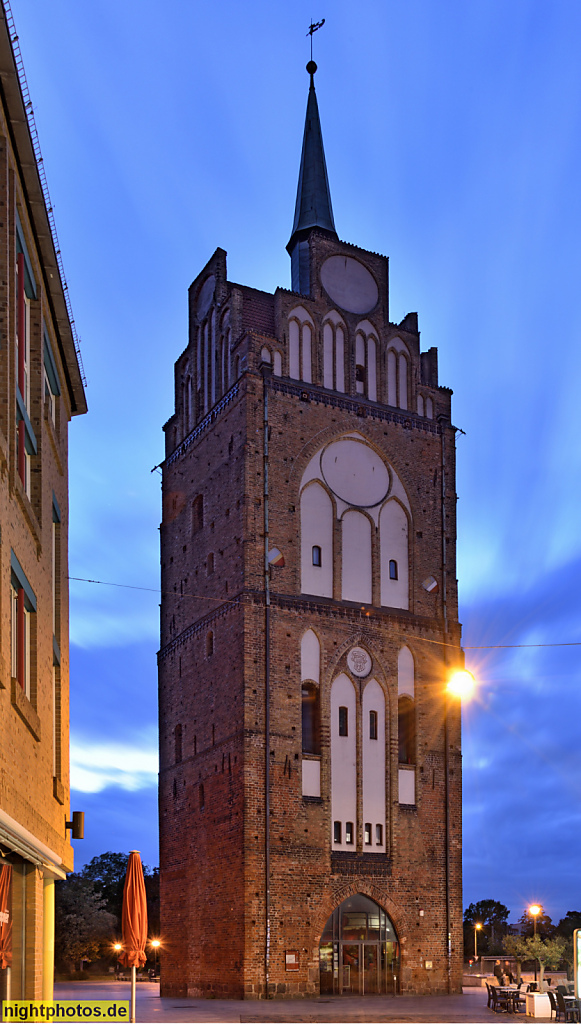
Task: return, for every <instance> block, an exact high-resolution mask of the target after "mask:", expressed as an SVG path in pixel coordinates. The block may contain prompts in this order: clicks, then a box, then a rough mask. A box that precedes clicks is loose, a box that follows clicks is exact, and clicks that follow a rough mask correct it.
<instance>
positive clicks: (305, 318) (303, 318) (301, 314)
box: [288, 306, 315, 327]
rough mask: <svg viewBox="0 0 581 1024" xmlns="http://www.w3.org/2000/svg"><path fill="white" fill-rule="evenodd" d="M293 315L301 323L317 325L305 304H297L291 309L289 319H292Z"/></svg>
mask: <svg viewBox="0 0 581 1024" xmlns="http://www.w3.org/2000/svg"><path fill="white" fill-rule="evenodd" d="M291 317H295V318H296V319H297V320H298V321H299V323H301V324H306V323H308V324H310V325H311V327H314V326H315V325H314V323H313V318H312V316H311V315H310V313H307V311H306V309H305V307H304V306H295V307H294V309H291V311H290V313H289V315H288V318H289V320H290V319H291Z"/></svg>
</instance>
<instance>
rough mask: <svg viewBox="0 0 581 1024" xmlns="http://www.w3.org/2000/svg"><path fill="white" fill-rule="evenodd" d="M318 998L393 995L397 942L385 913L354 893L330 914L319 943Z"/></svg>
mask: <svg viewBox="0 0 581 1024" xmlns="http://www.w3.org/2000/svg"><path fill="white" fill-rule="evenodd" d="M319 975H320V981H321V995H323V994H327V995H353V996H364V995H365V996H366V995H381V994H385V993H387V994H388V995H395V994H396V992H397V991H398V984H399V942H398V938H397V934H396V931H395V928H394V926H393V924H392V922H391V920H390V918H389V917H388V915H387V914H386V913H385V910H382V908H381V907H380V906H379V904H377V903H374V901H373V900H372V899H370V898H369V896H364V895H363V893H356V895H355V896H350V897H349V899H346V900H344V901H343V903H341V904H340V906H338V907H337V908H336V910H334V911H333V913H332V914H331V916H330V918H329V920H328V921H327V924H326V925H325V929H324V931H323V934H322V936H321V942H320V944H319Z"/></svg>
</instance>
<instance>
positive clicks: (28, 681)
mask: <svg viewBox="0 0 581 1024" xmlns="http://www.w3.org/2000/svg"><path fill="white" fill-rule="evenodd" d="M11 568H12V575H11V638H12V644H11V647H12V651H11V654H12V677H13V679H16V680H17V681H18V683H19V684H20V686H21V687H22V689H23V690H24V693H25V694H26V696H27V697H28V699H29V700H31V699H32V617H33V614H34V613H35V612H36V597H35V595H34V592H33V590H32V587H31V586H30V583H29V582H28V579H27V577H26V575H25V574H24V572H23V570H22V567H21V565H20V562H19V561H18V559H17V558H16V555H15V554H14V552H12V553H11Z"/></svg>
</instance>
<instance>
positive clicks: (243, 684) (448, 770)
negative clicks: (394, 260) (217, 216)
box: [159, 62, 462, 998]
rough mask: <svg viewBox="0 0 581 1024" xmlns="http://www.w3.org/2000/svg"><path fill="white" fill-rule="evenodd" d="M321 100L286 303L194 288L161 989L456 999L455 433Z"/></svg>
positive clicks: (166, 787)
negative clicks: (370, 235) (330, 175)
mask: <svg viewBox="0 0 581 1024" xmlns="http://www.w3.org/2000/svg"><path fill="white" fill-rule="evenodd" d="M307 71H308V72H309V73H310V89H309V96H308V105H307V116H306V123H305V132H304V140H303V149H302V155H301V164H300V174H299V185H298V193H297V201H296V210H295V219H294V224H293V229H292V234H291V238H290V241H289V244H288V247H287V248H288V251H289V254H290V257H291V268H292V290H290V291H289V290H288V289H285V288H277V290H276V291H275V292H274V294H270V293H268V292H263V291H259V290H258V289H256V288H250V287H247V286H245V285H238V284H234V283H232V282H231V281H229V280H228V277H227V271H226V253H225V252H224V251H223V250H222V249H217V250H216V252H215V253H214V255H213V256H212V258H211V260H210V261H209V262H208V264H207V265H206V266H205V267H204V269H203V270H202V271H201V273H200V274H199V275H198V277H197V278H196V279H195V281H194V282H193V284H192V285H191V287H190V290H189V341H188V345H187V347H186V349H185V350H184V352H183V353H182V355H181V356H180V357H179V359H178V360H177V362H176V365H175V412H174V414H173V415H172V417H171V418H170V419H169V421H168V422H167V424H166V425H165V432H166V458H165V462H164V464H163V521H162V526H161V564H162V592H163V597H162V605H161V650H160V653H159V694H160V758H161V763H160V822H161V901H162V902H161V913H162V941H163V950H164V953H163V974H162V978H163V980H162V994H164V995H174V996H177V995H184V996H186V995H187V996H190V997H191V996H214V997H215V996H231V997H236V998H240V997H246V998H256V997H257V996H260V997H263V996H265V995H267V994H268V995H270V996H278V997H293V996H305V995H310V994H316V993H319V992H321V993H337V994H344V995H349V994H355V993H357V994H371V993H381V992H383V993H390V992H393V993H396V992H446V991H460V986H461V974H462V918H461V763H460V711H459V708H458V706H457V705H456V704H453V703H452V701H451V699H450V698H449V697H448V696H447V692H446V689H445V684H446V679H447V676H448V674H449V672H450V669H451V668H453V667H457V666H459V665H460V664H461V659H462V652H461V648H460V627H459V623H458V613H457V588H456V574H455V537H456V524H455V502H456V494H455V482H454V450H455V444H454V442H455V429H454V427H453V426H452V424H451V419H450V398H451V392H450V391H449V389H447V388H445V387H441V386H439V384H438V371H437V352H436V349H434V348H430V349H428V350H427V351H424V352H422V351H420V339H419V333H418V324H417V315H416V314H415V313H408V315H407V316H406V317H405V318H404V319H403V320H402V321H401V323H398V324H396V323H392V322H391V321H390V319H389V305H388V260H387V258H386V257H385V256H380V255H378V254H376V253H372V252H367V251H366V250H363V249H359V248H358V247H357V246H355V245H351V244H349V243H347V242H342V241H340V240H339V238H338V236H337V233H336V230H335V222H334V218H333V212H332V207H331V198H330V192H329V185H328V180H327V171H326V166H325V157H324V151H323V142H322V135H321V127H320V122H319V113H318V108H317V99H316V94H315V87H314V73H315V71H316V65H315V64H313V63H312V62H310V63H309V64H308V65H307Z"/></svg>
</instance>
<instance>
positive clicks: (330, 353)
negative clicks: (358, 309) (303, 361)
mask: <svg viewBox="0 0 581 1024" xmlns="http://www.w3.org/2000/svg"><path fill="white" fill-rule="evenodd" d="M345 334H346V329H345V324H344V323H343V321H342V320H341V317H340V316H339V314H338V313H336V312H335V310H331V312H330V313H328V314H327V316H326V317H325V322H324V324H323V387H325V388H329V389H330V390H332V391H333V390H334V391H344V390H345Z"/></svg>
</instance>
